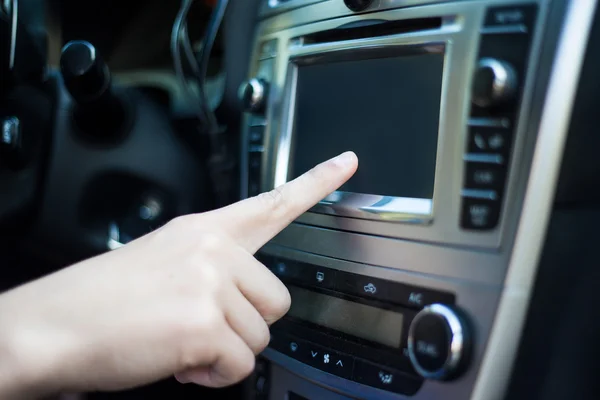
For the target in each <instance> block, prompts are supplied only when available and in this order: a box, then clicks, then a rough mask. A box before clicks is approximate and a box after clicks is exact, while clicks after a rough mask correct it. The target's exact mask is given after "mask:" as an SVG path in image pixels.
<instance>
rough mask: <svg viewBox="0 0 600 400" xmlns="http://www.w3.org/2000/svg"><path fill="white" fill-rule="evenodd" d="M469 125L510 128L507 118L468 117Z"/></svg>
mask: <svg viewBox="0 0 600 400" xmlns="http://www.w3.org/2000/svg"><path fill="white" fill-rule="evenodd" d="M468 125H469V126H474V127H483V128H485V127H489V128H510V121H509V120H508V119H491V118H469V121H468Z"/></svg>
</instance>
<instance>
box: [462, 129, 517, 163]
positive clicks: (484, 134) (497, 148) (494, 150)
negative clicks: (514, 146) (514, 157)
mask: <svg viewBox="0 0 600 400" xmlns="http://www.w3.org/2000/svg"><path fill="white" fill-rule="evenodd" d="M511 136H512V131H511V130H510V129H506V128H493V127H482V126H473V127H471V128H469V144H468V145H467V152H468V153H474V154H501V155H503V156H504V158H505V159H506V158H507V156H508V154H509V152H510V147H511V146H510V145H511V140H512V138H511Z"/></svg>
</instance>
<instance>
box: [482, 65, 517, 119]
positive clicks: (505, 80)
mask: <svg viewBox="0 0 600 400" xmlns="http://www.w3.org/2000/svg"><path fill="white" fill-rule="evenodd" d="M487 68H489V69H491V70H492V72H493V74H494V82H493V83H492V93H491V98H489V99H483V98H476V97H475V96H473V98H472V101H473V104H475V105H477V106H479V107H489V106H491V105H493V104H495V103H498V102H502V101H505V100H507V99H509V98H510V97H511V96H513V95H514V94H515V89H516V87H517V75H516V73H515V71H514V70H513V68H512V67H511V66H510V65H508V64H507V63H505V62H502V61H498V60H496V59H493V58H482V59H481V60H479V63H478V64H477V70H478V71H479V70H482V69H487ZM476 73H477V72H476Z"/></svg>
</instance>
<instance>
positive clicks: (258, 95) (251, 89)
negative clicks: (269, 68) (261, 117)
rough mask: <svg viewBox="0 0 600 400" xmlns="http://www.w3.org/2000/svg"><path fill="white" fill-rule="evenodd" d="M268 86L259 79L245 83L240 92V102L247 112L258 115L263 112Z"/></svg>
mask: <svg viewBox="0 0 600 400" xmlns="http://www.w3.org/2000/svg"><path fill="white" fill-rule="evenodd" d="M268 93H269V84H268V83H267V82H266V81H265V80H264V79H260V78H252V79H250V80H249V81H248V82H246V83H245V84H244V86H243V91H242V102H243V103H244V108H245V109H246V111H248V112H252V113H256V114H260V113H263V112H264V110H265V106H266V104H267V96H268Z"/></svg>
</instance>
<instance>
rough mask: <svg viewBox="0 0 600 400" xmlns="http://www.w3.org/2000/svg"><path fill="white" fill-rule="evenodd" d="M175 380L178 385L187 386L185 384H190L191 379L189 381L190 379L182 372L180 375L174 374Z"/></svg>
mask: <svg viewBox="0 0 600 400" xmlns="http://www.w3.org/2000/svg"><path fill="white" fill-rule="evenodd" d="M175 379H176V380H177V381H178V382H179V383H181V384H182V385H185V384H187V383H190V382H191V379H190V378H189V377H188V376H187V374H186V373H184V372H182V373H179V374H175Z"/></svg>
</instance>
